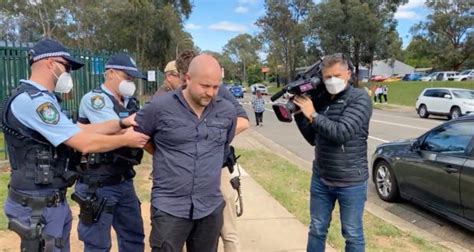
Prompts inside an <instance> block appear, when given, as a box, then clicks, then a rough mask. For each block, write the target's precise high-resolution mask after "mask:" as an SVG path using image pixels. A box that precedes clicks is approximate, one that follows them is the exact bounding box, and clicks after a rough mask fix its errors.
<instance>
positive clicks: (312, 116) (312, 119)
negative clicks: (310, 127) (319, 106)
mask: <svg viewBox="0 0 474 252" xmlns="http://www.w3.org/2000/svg"><path fill="white" fill-rule="evenodd" d="M317 116H318V113H317V112H316V111H314V112H313V113H312V114H311V123H313V122H314V120H316V117H317Z"/></svg>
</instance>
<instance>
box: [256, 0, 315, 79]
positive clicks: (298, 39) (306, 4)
mask: <svg viewBox="0 0 474 252" xmlns="http://www.w3.org/2000/svg"><path fill="white" fill-rule="evenodd" d="M311 6H313V2H312V1H311V0H265V16H263V17H261V18H259V19H258V20H257V22H256V25H257V26H258V27H260V28H261V29H262V32H261V33H260V35H259V37H260V38H261V40H262V42H263V43H264V45H265V48H266V52H267V54H268V58H269V60H268V59H267V60H268V62H269V65H270V66H271V68H272V69H274V70H277V66H278V65H282V66H283V73H282V74H283V75H284V77H285V78H286V79H287V80H288V79H293V78H294V77H295V69H296V66H297V65H298V64H300V63H301V62H304V55H305V46H304V43H303V41H304V38H305V36H306V35H308V34H309V33H308V30H307V29H305V28H306V27H305V25H304V23H305V20H306V19H307V17H308V13H309V10H310V8H311Z"/></svg>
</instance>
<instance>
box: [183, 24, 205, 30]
mask: <svg viewBox="0 0 474 252" xmlns="http://www.w3.org/2000/svg"><path fill="white" fill-rule="evenodd" d="M184 27H185V28H186V29H188V30H199V29H202V26H201V25H197V24H191V23H189V24H186V25H185V26H184Z"/></svg>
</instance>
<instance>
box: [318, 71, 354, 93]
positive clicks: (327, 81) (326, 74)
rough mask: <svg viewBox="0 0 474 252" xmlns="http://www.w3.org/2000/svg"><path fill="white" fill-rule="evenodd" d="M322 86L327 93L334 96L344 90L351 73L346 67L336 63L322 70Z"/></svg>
mask: <svg viewBox="0 0 474 252" xmlns="http://www.w3.org/2000/svg"><path fill="white" fill-rule="evenodd" d="M322 73H323V80H324V85H325V86H326V89H327V91H328V92H329V93H330V94H332V95H336V94H339V93H340V92H342V91H343V90H344V89H346V87H347V84H348V83H349V78H350V77H351V71H350V70H349V69H348V67H347V66H345V65H343V64H341V63H337V64H335V65H333V66H331V67H326V68H323V69H322Z"/></svg>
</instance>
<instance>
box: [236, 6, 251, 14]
mask: <svg viewBox="0 0 474 252" xmlns="http://www.w3.org/2000/svg"><path fill="white" fill-rule="evenodd" d="M234 11H235V12H236V13H240V14H245V13H247V12H249V9H248V8H245V7H243V6H239V7H237V8H235V10H234Z"/></svg>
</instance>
